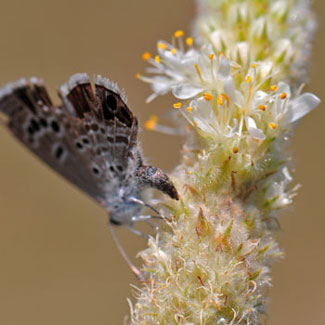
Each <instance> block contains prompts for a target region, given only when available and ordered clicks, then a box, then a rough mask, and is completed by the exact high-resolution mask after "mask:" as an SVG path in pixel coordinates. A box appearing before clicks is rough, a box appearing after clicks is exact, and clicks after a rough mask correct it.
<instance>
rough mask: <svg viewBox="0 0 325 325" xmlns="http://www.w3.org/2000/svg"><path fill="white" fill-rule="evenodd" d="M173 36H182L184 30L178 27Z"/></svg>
mask: <svg viewBox="0 0 325 325" xmlns="http://www.w3.org/2000/svg"><path fill="white" fill-rule="evenodd" d="M174 36H175V37H176V38H178V37H182V36H184V31H182V30H181V29H179V30H177V31H176V32H175V33H174Z"/></svg>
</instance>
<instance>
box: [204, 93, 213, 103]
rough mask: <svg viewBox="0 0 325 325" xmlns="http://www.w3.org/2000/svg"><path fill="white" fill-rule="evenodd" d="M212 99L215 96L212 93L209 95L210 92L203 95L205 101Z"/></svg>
mask: <svg viewBox="0 0 325 325" xmlns="http://www.w3.org/2000/svg"><path fill="white" fill-rule="evenodd" d="M212 97H213V96H212V95H211V94H210V93H208V92H205V93H204V94H203V98H204V99H205V100H207V101H209V100H211V99H212Z"/></svg>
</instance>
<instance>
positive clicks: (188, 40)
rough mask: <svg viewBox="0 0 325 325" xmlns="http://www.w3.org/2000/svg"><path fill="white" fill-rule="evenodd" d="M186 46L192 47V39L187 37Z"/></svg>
mask: <svg viewBox="0 0 325 325" xmlns="http://www.w3.org/2000/svg"><path fill="white" fill-rule="evenodd" d="M186 44H187V46H192V45H193V38H192V37H187V38H186Z"/></svg>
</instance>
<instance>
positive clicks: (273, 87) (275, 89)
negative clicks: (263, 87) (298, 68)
mask: <svg viewBox="0 0 325 325" xmlns="http://www.w3.org/2000/svg"><path fill="white" fill-rule="evenodd" d="M277 89H278V86H277V85H272V86H271V87H270V90H272V91H277Z"/></svg>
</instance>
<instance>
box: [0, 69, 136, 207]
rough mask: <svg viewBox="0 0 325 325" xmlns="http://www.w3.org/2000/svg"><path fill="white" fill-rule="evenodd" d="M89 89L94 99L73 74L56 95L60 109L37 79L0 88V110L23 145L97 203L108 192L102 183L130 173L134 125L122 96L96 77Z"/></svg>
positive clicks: (85, 80)
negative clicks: (93, 86) (60, 100)
mask: <svg viewBox="0 0 325 325" xmlns="http://www.w3.org/2000/svg"><path fill="white" fill-rule="evenodd" d="M95 88H96V94H95V95H94V93H93V90H92V88H91V84H90V80H89V78H88V76H87V75H86V74H77V75H74V76H72V77H71V78H70V80H69V81H68V82H67V83H65V84H64V85H62V86H61V88H60V90H59V95H60V97H61V99H62V102H63V105H61V106H54V105H53V104H52V102H51V100H50V98H49V95H48V93H47V91H46V89H45V87H44V85H43V83H42V82H41V81H40V80H38V79H36V78H32V79H31V80H30V83H27V82H26V80H20V81H18V82H16V83H11V84H8V85H6V86H5V87H4V88H2V89H1V91H0V111H1V112H3V113H5V114H6V115H7V116H8V124H7V125H8V128H9V129H10V130H11V131H12V133H13V135H14V136H15V137H16V138H18V139H19V140H20V141H21V142H22V143H23V144H24V145H25V146H27V147H28V148H29V149H30V150H31V151H33V152H34V153H35V154H36V155H37V156H39V157H40V158H41V159H42V160H43V161H45V162H46V163H47V164H48V165H50V166H51V167H52V168H54V169H55V170H56V171H57V172H59V173H60V174H62V175H63V176H64V177H65V178H67V179H68V180H70V181H71V182H72V183H73V184H75V185H76V186H78V187H79V188H81V189H82V190H83V191H85V192H86V193H87V194H89V195H90V196H91V197H93V198H94V199H96V200H97V201H102V200H104V199H105V196H106V195H109V193H107V192H109V191H110V188H112V186H111V187H109V186H107V184H111V182H112V181H115V182H119V183H123V182H125V181H126V180H127V179H128V177H127V176H128V174H131V173H133V174H134V170H129V169H128V165H129V163H130V159H136V158H137V159H141V157H140V156H139V157H135V155H136V153H137V150H135V149H136V137H137V131H138V126H137V125H138V123H137V119H136V118H135V117H134V116H133V114H132V112H131V111H130V110H129V109H128V108H127V106H126V104H125V100H126V99H125V96H124V95H122V94H121V93H120V91H119V89H118V88H117V86H116V85H115V84H113V83H111V82H109V81H108V80H107V79H105V78H102V77H101V76H97V77H96V80H95ZM122 98H123V99H122ZM135 165H136V164H132V168H131V169H134V168H135ZM116 179H117V181H116ZM111 185H112V184H111Z"/></svg>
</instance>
